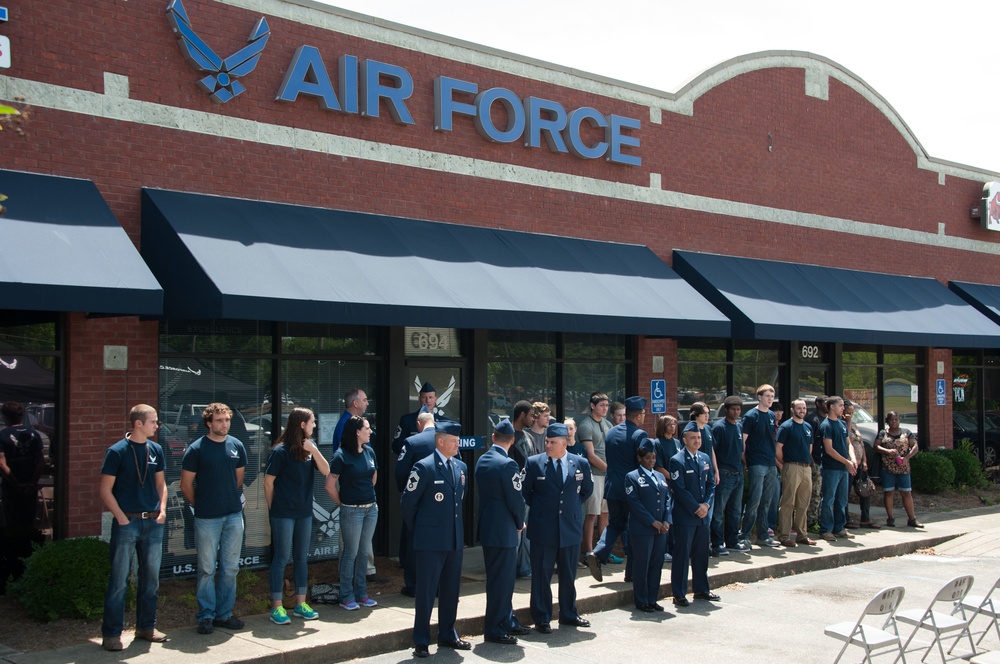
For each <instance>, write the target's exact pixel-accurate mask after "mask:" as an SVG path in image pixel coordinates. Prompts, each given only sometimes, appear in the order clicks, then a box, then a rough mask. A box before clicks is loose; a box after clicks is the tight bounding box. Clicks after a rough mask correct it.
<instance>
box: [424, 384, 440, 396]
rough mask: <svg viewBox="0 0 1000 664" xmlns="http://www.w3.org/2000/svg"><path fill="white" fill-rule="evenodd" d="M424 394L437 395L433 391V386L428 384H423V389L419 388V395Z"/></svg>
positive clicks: (435, 391)
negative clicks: (431, 393) (432, 393)
mask: <svg viewBox="0 0 1000 664" xmlns="http://www.w3.org/2000/svg"><path fill="white" fill-rule="evenodd" d="M426 392H434V393H437V390H435V389H434V386H433V385H431V384H430V383H424V385H423V387H421V388H420V393H421V394H425V393H426Z"/></svg>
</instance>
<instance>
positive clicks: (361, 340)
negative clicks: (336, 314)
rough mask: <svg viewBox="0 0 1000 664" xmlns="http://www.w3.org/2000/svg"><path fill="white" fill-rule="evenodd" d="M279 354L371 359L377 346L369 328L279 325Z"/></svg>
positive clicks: (299, 324) (308, 324)
mask: <svg viewBox="0 0 1000 664" xmlns="http://www.w3.org/2000/svg"><path fill="white" fill-rule="evenodd" d="M279 330H280V334H281V352H283V353H287V354H289V355H292V354H295V355H373V354H375V352H376V349H377V346H378V340H377V339H376V337H375V334H374V330H373V328H370V327H366V326H357V327H348V326H336V325H321V324H310V323H282V324H280V325H279Z"/></svg>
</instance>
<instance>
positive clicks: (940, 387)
mask: <svg viewBox="0 0 1000 664" xmlns="http://www.w3.org/2000/svg"><path fill="white" fill-rule="evenodd" d="M947 390H948V387H947V385H945V380H944V378H938V379H937V385H936V388H935V392H937V405H939V406H943V405H945V403H947V399H948V396H947V395H948V392H947Z"/></svg>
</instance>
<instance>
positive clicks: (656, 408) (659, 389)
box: [649, 379, 667, 415]
mask: <svg viewBox="0 0 1000 664" xmlns="http://www.w3.org/2000/svg"><path fill="white" fill-rule="evenodd" d="M649 397H650V399H649V412H651V413H653V414H654V415H662V414H663V413H665V412H667V381H665V380H663V379H660V380H651V381H649Z"/></svg>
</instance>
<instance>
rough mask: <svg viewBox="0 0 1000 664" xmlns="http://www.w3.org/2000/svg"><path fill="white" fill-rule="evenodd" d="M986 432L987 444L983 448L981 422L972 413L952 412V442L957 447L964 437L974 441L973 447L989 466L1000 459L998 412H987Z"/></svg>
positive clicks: (981, 459)
mask: <svg viewBox="0 0 1000 664" xmlns="http://www.w3.org/2000/svg"><path fill="white" fill-rule="evenodd" d="M985 420H986V433H985V436H984V438H985V445H984V448H983V449H982V450H980V448H979V443H978V441H979V424H978V423H977V422H976V417H975V415H973V414H972V413H964V412H960V411H952V413H951V435H952V442H953V444H954V445H955V446H956V447H957V446H958V444H959V442H961V441H962V439H963V438H968V439H969V440H971V441H972V449H973V451H974V452H975V453H976V456H977V457H979V460H980V461H981V462H982V464H983V465H984V466H986V467H987V468H988V467H990V466H995V465H997V461H998V460H1000V426H998V425H1000V415H997V414H996V413H986V414H985Z"/></svg>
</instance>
